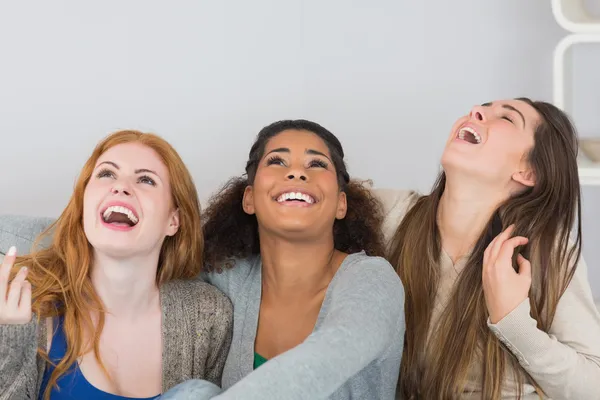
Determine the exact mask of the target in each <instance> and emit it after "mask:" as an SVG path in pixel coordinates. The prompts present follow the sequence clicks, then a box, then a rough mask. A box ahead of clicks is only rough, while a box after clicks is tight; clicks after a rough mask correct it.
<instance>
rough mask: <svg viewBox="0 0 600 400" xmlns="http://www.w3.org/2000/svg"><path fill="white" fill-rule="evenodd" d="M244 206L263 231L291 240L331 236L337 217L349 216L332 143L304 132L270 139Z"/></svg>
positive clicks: (247, 189)
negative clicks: (332, 155)
mask: <svg viewBox="0 0 600 400" xmlns="http://www.w3.org/2000/svg"><path fill="white" fill-rule="evenodd" d="M243 204H244V210H245V211H246V212H247V213H248V214H255V215H256V218H257V220H258V224H259V228H260V230H262V231H263V232H264V231H268V232H271V233H275V234H278V235H282V236H288V237H289V235H294V236H295V237H299V236H302V237H318V236H321V235H323V233H328V234H331V235H332V227H333V223H334V221H335V219H336V218H339V219H341V218H344V216H345V215H346V195H345V193H343V192H341V191H340V188H339V186H338V179H337V176H336V169H335V166H334V165H333V162H332V161H331V155H330V153H329V149H328V147H327V145H326V144H325V142H324V141H323V140H322V139H321V138H319V137H318V136H317V135H315V134H314V133H312V132H307V131H299V130H286V131H283V132H281V133H280V134H278V135H276V136H274V137H273V138H271V139H270V140H269V141H268V143H267V145H266V146H265V151H264V155H263V156H262V158H261V160H260V162H259V164H258V168H257V170H256V176H255V178H254V182H253V185H252V186H248V187H247V188H246V191H245V193H244V203H243Z"/></svg>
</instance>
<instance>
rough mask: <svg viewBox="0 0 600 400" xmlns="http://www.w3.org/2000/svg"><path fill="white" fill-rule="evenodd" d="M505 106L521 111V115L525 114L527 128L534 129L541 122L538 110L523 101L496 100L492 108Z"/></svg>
mask: <svg viewBox="0 0 600 400" xmlns="http://www.w3.org/2000/svg"><path fill="white" fill-rule="evenodd" d="M503 105H508V106H512V107H514V108H516V109H517V110H519V111H520V112H521V114H523V117H525V123H526V125H527V128H532V129H533V128H534V127H535V126H536V125H537V124H538V122H539V120H540V116H539V114H538V112H537V111H536V109H535V108H533V107H532V106H530V105H529V104H527V103H526V102H524V101H522V100H515V99H506V100H496V101H494V102H493V103H492V106H494V107H502V106H503Z"/></svg>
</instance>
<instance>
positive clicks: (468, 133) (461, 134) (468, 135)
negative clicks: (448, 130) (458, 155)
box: [456, 126, 481, 144]
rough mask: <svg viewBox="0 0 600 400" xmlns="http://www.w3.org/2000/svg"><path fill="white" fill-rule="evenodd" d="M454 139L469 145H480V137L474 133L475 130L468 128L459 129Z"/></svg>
mask: <svg viewBox="0 0 600 400" xmlns="http://www.w3.org/2000/svg"><path fill="white" fill-rule="evenodd" d="M456 137H457V138H458V139H460V140H464V141H465V142H468V143H471V144H480V143H481V136H480V135H479V133H477V132H476V131H475V129H472V128H469V127H468V126H465V127H463V128H461V129H460V130H459V131H458V134H457V135H456Z"/></svg>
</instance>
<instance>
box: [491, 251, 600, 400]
mask: <svg viewBox="0 0 600 400" xmlns="http://www.w3.org/2000/svg"><path fill="white" fill-rule="evenodd" d="M488 325H489V327H490V329H491V330H492V332H494V334H495V335H496V336H497V337H498V338H499V339H500V341H501V342H502V343H504V344H505V345H506V347H507V348H508V349H509V350H510V351H511V352H512V353H513V354H514V355H515V356H516V357H517V359H518V361H519V363H520V364H521V366H523V368H524V369H525V370H526V371H527V372H528V373H529V374H530V375H531V377H532V378H533V379H534V380H535V382H536V383H537V384H538V385H539V386H540V388H541V389H542V390H543V391H544V393H545V394H546V395H547V396H549V397H550V398H553V399H589V400H594V399H600V389H599V388H600V386H599V383H598V382H600V313H599V312H598V309H597V308H596V306H595V304H594V300H593V296H592V291H591V288H590V284H589V282H588V278H587V266H586V264H585V261H583V259H581V260H580V262H579V265H578V267H577V269H576V270H575V273H574V274H573V278H572V280H571V282H570V284H569V286H568V287H567V289H566V291H565V293H564V294H563V296H562V297H561V299H560V300H559V302H558V305H557V309H556V314H555V316H554V320H553V322H552V326H551V327H550V330H549V332H548V333H546V332H543V331H541V330H540V329H538V328H537V322H536V321H535V320H534V319H533V318H532V317H531V315H530V306H529V299H527V300H525V301H523V303H521V304H520V305H519V306H518V307H517V308H516V309H515V310H513V311H512V312H511V313H510V314H508V315H507V316H506V317H504V318H503V319H502V320H501V321H499V322H498V323H497V324H495V325H494V324H491V323H490V322H489V321H488Z"/></svg>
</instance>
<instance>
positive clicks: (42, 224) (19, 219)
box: [0, 215, 54, 257]
mask: <svg viewBox="0 0 600 400" xmlns="http://www.w3.org/2000/svg"><path fill="white" fill-rule="evenodd" d="M53 221H54V220H53V219H52V218H43V217H29V216H20V215H0V257H3V255H4V254H5V253H6V252H7V251H8V249H9V248H10V246H16V247H17V252H18V254H27V253H29V252H30V251H31V249H32V246H33V244H34V242H35V240H36V238H37V236H38V235H39V234H40V233H42V232H43V231H44V230H45V229H46V228H47V227H49V226H50V224H51V223H52V222H53ZM47 243H48V240H46V241H44V242H42V243H40V244H41V245H42V246H44V245H46V244H47Z"/></svg>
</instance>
